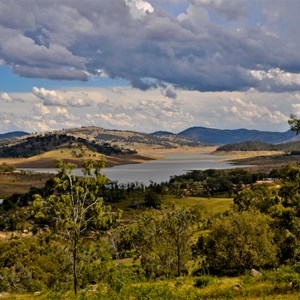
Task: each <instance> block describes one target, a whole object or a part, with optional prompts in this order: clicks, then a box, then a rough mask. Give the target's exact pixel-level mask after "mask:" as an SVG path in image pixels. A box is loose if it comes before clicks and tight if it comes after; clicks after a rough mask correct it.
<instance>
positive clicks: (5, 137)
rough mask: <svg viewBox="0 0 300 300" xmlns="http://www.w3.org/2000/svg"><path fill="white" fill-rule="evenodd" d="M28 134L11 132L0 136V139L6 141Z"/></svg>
mask: <svg viewBox="0 0 300 300" xmlns="http://www.w3.org/2000/svg"><path fill="white" fill-rule="evenodd" d="M28 134H29V133H28V132H24V131H12V132H7V133H2V134H0V139H8V138H14V137H22V136H25V135H28Z"/></svg>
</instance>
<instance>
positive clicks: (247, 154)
mask: <svg viewBox="0 0 300 300" xmlns="http://www.w3.org/2000/svg"><path fill="white" fill-rule="evenodd" d="M214 154H217V155H220V156H223V155H224V156H225V155H226V158H224V159H221V160H223V161H226V160H238V159H244V158H253V157H258V156H272V155H283V154H284V152H283V151H228V152H227V151H220V152H219V151H218V152H215V153H214Z"/></svg>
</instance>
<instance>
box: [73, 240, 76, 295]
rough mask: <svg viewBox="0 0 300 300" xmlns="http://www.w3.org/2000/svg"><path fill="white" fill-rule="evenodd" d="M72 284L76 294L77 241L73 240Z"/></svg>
mask: <svg viewBox="0 0 300 300" xmlns="http://www.w3.org/2000/svg"><path fill="white" fill-rule="evenodd" d="M73 284H74V293H75V295H77V241H75V244H74V248H73Z"/></svg>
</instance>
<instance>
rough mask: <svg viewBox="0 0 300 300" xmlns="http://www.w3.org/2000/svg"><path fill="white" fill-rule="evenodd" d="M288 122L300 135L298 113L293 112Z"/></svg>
mask: <svg viewBox="0 0 300 300" xmlns="http://www.w3.org/2000/svg"><path fill="white" fill-rule="evenodd" d="M288 123H289V125H290V127H291V130H292V131H295V132H296V134H297V135H298V134H299V133H300V119H297V117H296V115H294V114H291V115H290V119H289V120H288Z"/></svg>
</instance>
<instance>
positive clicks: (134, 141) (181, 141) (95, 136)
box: [56, 126, 204, 150]
mask: <svg viewBox="0 0 300 300" xmlns="http://www.w3.org/2000/svg"><path fill="white" fill-rule="evenodd" d="M56 133H59V134H62V133H64V134H67V135H72V136H74V137H82V138H85V139H87V140H95V142H96V143H100V144H101V143H110V144H112V145H118V146H119V147H123V148H129V149H134V150H139V149H144V148H155V149H172V148H179V147H199V146H203V145H204V144H203V143H201V142H198V141H194V140H192V139H190V138H189V137H185V136H180V135H177V134H173V133H169V132H164V133H163V134H161V132H158V133H153V134H147V133H143V132H135V131H124V130H110V129H104V128H100V127H94V126H90V127H81V128H73V129H65V130H62V131H57V132H56Z"/></svg>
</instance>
